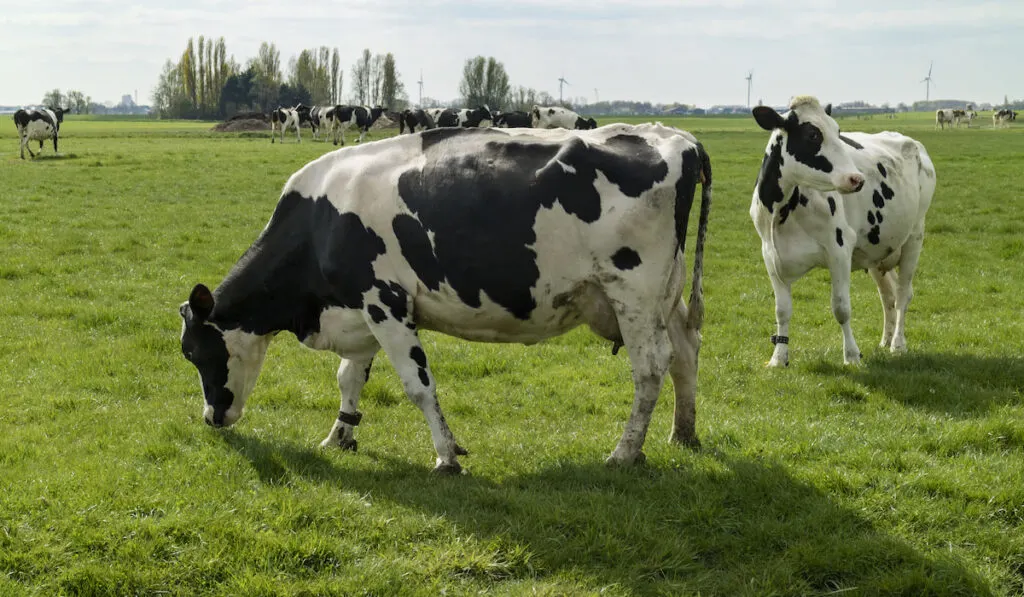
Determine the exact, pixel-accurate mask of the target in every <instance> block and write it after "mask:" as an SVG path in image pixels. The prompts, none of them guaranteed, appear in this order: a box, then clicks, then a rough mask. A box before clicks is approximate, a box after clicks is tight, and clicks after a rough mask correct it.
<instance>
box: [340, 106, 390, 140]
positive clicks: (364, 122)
mask: <svg viewBox="0 0 1024 597" xmlns="http://www.w3.org/2000/svg"><path fill="white" fill-rule="evenodd" d="M383 113H384V108H383V107H381V106H377V107H375V108H368V107H366V106H338V107H337V108H335V112H334V117H335V119H336V120H337V123H336V125H335V126H336V127H337V130H338V131H339V132H340V133H341V144H342V145H344V144H345V131H346V130H348V129H349V128H351V127H355V128H356V130H358V131H359V140H358V141H356V143H362V142H363V138H364V137H366V133H367V132H369V130H370V127H371V126H373V123H375V122H377V119H378V118H380V116H381V114H383ZM334 144H335V145H337V144H338V137H337V135H335V137H334Z"/></svg>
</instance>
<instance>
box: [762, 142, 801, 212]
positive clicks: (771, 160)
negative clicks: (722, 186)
mask: <svg viewBox="0 0 1024 597" xmlns="http://www.w3.org/2000/svg"><path fill="white" fill-rule="evenodd" d="M783 159H784V158H783V155H782V135H779V134H776V135H775V136H774V137H773V139H772V142H771V144H770V145H769V146H768V151H767V153H765V155H764V159H763V160H761V172H760V173H758V175H757V196H758V198H759V199H760V200H761V203H762V204H763V205H764V207H765V209H767V210H768V211H769V212H774V211H775V206H776V205H779V204H781V203H782V202H783V201H785V200H786V198H787V197H788V196H789V195H790V193H792V192H793V189H794V188H796V185H795V184H793V183H792V182H790V181H788V180H786V179H785V178H784V177H783V176H782V161H783Z"/></svg>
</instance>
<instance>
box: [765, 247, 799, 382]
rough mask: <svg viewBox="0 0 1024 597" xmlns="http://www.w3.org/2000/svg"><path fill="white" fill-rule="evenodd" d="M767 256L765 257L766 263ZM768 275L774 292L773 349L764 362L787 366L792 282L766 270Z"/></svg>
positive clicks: (791, 308) (775, 365)
mask: <svg viewBox="0 0 1024 597" xmlns="http://www.w3.org/2000/svg"><path fill="white" fill-rule="evenodd" d="M767 259H768V257H765V260H766V263H767ZM768 277H769V279H771V282H772V290H773V291H774V292H775V335H774V336H772V338H771V340H772V344H773V345H774V346H775V349H774V350H773V351H772V358H771V360H769V361H768V363H766V365H767V366H768V367H788V366H789V320H790V319H791V318H792V317H793V291H792V283H791V282H789V281H785V280H781V279H779V278H778V277H776V276H775V275H774V274H772V273H771V269H769V270H768Z"/></svg>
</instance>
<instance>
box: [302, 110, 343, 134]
mask: <svg viewBox="0 0 1024 597" xmlns="http://www.w3.org/2000/svg"><path fill="white" fill-rule="evenodd" d="M334 109H335V106H313V107H312V108H310V109H309V118H308V121H309V128H310V129H312V131H313V140H314V141H319V140H320V132H321V131H322V130H324V129H326V130H327V132H330V130H331V129H330V128H329V125H330V124H331V123H332V122H333V118H332V115H333V113H334ZM299 120H300V123H299V124H300V125H301V124H302V121H303V119H302V117H301V116H300V118H299Z"/></svg>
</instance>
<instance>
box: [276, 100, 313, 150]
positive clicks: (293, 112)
mask: <svg viewBox="0 0 1024 597" xmlns="http://www.w3.org/2000/svg"><path fill="white" fill-rule="evenodd" d="M303 120H309V107H308V106H304V105H302V104H298V105H296V106H295V107H294V108H281V107H278V108H277V109H276V110H273V111H272V112H271V113H270V142H271V143H273V142H274V131H275V129H276V128H277V127H280V129H281V143H284V133H285V131H286V130H288V128H289V127H295V139H296V140H297V141H298V142H299V143H302V133H301V128H302V122H303Z"/></svg>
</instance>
